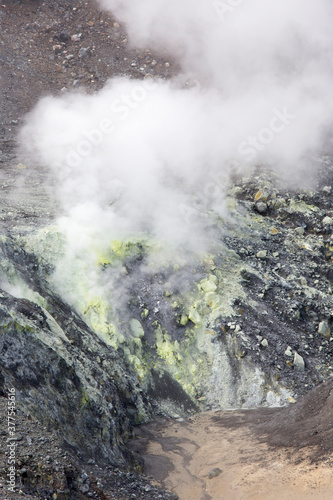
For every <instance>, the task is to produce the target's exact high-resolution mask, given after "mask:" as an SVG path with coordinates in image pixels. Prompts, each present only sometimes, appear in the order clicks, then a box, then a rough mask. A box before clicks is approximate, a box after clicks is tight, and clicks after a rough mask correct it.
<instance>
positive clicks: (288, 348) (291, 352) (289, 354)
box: [284, 345, 293, 358]
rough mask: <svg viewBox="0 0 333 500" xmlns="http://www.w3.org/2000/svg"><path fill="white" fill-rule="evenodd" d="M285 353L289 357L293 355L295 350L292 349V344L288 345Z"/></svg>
mask: <svg viewBox="0 0 333 500" xmlns="http://www.w3.org/2000/svg"><path fill="white" fill-rule="evenodd" d="M284 355H285V356H288V357H290V358H291V357H292V355H293V351H292V349H291V347H290V345H288V347H287V349H286V350H285V353H284Z"/></svg>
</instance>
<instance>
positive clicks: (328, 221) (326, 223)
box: [322, 216, 333, 226]
mask: <svg viewBox="0 0 333 500" xmlns="http://www.w3.org/2000/svg"><path fill="white" fill-rule="evenodd" d="M322 224H323V226H331V225H332V224H333V219H332V217H328V216H326V217H324V219H323V220H322Z"/></svg>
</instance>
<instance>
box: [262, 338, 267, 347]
mask: <svg viewBox="0 0 333 500" xmlns="http://www.w3.org/2000/svg"><path fill="white" fill-rule="evenodd" d="M260 345H261V346H262V347H268V340H267V339H264V340H262V342H261V344H260Z"/></svg>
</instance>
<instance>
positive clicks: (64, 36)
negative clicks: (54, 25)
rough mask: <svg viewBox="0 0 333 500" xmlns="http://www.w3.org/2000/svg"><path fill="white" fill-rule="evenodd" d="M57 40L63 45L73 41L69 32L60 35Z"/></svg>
mask: <svg viewBox="0 0 333 500" xmlns="http://www.w3.org/2000/svg"><path fill="white" fill-rule="evenodd" d="M57 38H58V40H59V42H63V43H66V42H68V41H69V40H70V39H71V37H70V36H69V34H68V31H62V32H61V33H59V35H58V37H57Z"/></svg>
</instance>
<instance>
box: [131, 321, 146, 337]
mask: <svg viewBox="0 0 333 500" xmlns="http://www.w3.org/2000/svg"><path fill="white" fill-rule="evenodd" d="M129 325H130V329H131V333H132V335H133V337H134V338H136V339H141V338H142V337H144V335H145V331H144V329H143V328H142V325H141V323H140V321H138V320H137V319H134V318H133V319H131V321H130V322H129Z"/></svg>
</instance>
